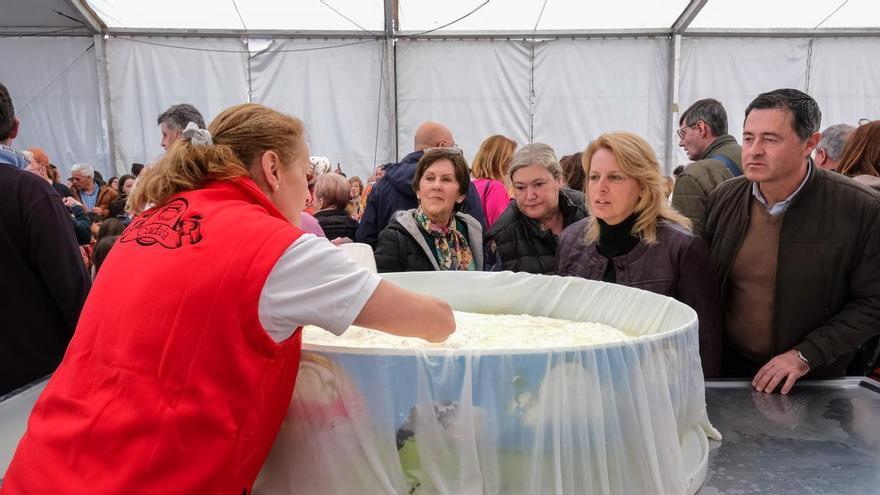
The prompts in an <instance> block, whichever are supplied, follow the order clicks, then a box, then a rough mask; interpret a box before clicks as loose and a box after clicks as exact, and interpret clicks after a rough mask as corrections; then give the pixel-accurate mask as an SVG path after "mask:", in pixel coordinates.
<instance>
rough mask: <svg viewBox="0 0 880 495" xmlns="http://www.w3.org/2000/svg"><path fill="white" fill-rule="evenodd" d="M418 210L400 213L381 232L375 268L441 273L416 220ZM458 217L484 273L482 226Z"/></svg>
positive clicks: (475, 260) (463, 215) (461, 216)
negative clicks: (465, 226) (463, 224)
mask: <svg viewBox="0 0 880 495" xmlns="http://www.w3.org/2000/svg"><path fill="white" fill-rule="evenodd" d="M415 211H416V210H415V209H412V210H405V211H398V212H397V213H396V214H395V215H394V218H392V219H391V222H389V223H388V226H387V227H385V229H384V230H382V232H380V233H379V242H378V243H377V244H376V252H375V257H376V268H377V269H378V270H379V271H380V272H429V271H438V270H440V265H438V264H437V259H436V258H435V257H434V253H433V251H431V248H430V246H428V241H427V240H425V236H424V235H423V234H422V230H421V228H420V227H419V225H418V224H417V223H416V220H415V215H414V214H415ZM455 218H457V219H459V220H461V221H462V222H464V223H465V225H467V232H465V237H467V240H468V245H469V246H470V248H471V253H472V254H473V256H474V264H475V265H476V269H477V271H482V270H483V227H482V226H481V225H480V222H478V221H477V219H475V218H474V217H472V216H470V215H468V214H466V213H461V212H457V213H455Z"/></svg>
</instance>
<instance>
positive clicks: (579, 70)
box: [533, 38, 669, 163]
mask: <svg viewBox="0 0 880 495" xmlns="http://www.w3.org/2000/svg"><path fill="white" fill-rule="evenodd" d="M668 53H669V40H667V39H663V38H637V39H626V38H624V39H619V38H612V39H608V38H594V39H574V40H572V39H559V40H553V41H547V42H543V43H541V44H539V45H538V47H537V48H536V51H535V108H534V136H533V140H534V141H535V142H544V143H547V144H549V145H550V146H552V147H553V149H554V150H556V153H557V155H558V156H559V157H561V156H563V155H567V154H570V153H575V152H578V151H583V150H584V149H585V148H586V147H587V144H589V142H590V141H591V140H593V139H595V138H596V137H598V136H599V135H600V134H602V133H603V132H609V131H616V130H622V131H629V132H634V133H636V134H638V135H640V136H642V137H644V138H645V139H646V140H647V141H648V143H649V144H651V146H652V147H653V148H654V151H655V152H656V153H657V157H658V159H659V160H660V161H661V163H662V161H663V160H664V157H665V153H666V147H665V144H664V143H665V142H666V126H667V118H668V112H667V111H666V108H667V106H668V105H667V94H666V93H667V87H668V84H669V83H668V80H669V78H668V72H669V64H668Z"/></svg>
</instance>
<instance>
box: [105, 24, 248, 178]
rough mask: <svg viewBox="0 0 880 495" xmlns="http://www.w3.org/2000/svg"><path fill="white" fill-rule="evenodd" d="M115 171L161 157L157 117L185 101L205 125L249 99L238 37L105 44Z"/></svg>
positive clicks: (124, 39)
mask: <svg viewBox="0 0 880 495" xmlns="http://www.w3.org/2000/svg"><path fill="white" fill-rule="evenodd" d="M107 59H108V63H109V69H108V72H109V77H110V107H111V109H112V121H113V124H112V125H111V129H112V132H113V136H114V140H115V143H116V168H117V170H118V171H119V173H125V172H127V171H128V170H129V169H130V167H131V164H132V163H135V162H137V163H151V162H153V161H155V159H156V158H158V157H159V156H161V155H162V153H163V152H164V150H163V149H162V147H161V146H160V144H159V143H160V141H161V139H162V134H161V132H160V130H159V127H158V125H157V124H156V118H157V117H158V116H159V114H161V113H162V112H164V111H165V110H166V109H167V108H168V107H170V106H171V105H174V104H178V103H190V104H192V105H194V106H195V107H196V108H198V109H199V111H200V112H201V113H202V116H204V118H205V123H206V124H207V123H208V122H210V121H211V119H213V118H214V117H215V116H216V115H217V114H218V113H219V112H220V111H222V110H223V109H225V108H227V107H229V106H232V105H235V104H238V103H244V102H247V101H248V83H247V47H246V46H245V45H244V44H243V43H242V42H241V41H240V40H239V39H237V38H223V39H209V38H166V37H149V38H146V37H114V38H111V39H109V40H107Z"/></svg>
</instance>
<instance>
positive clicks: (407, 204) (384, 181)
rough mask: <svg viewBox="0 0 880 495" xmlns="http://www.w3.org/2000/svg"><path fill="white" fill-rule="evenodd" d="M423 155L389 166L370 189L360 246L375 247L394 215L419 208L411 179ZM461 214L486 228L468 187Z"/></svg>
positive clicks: (477, 201)
mask: <svg viewBox="0 0 880 495" xmlns="http://www.w3.org/2000/svg"><path fill="white" fill-rule="evenodd" d="M423 154H424V153H423V152H421V151H415V152H413V153H410V154H408V155H406V156H405V157H403V160H401V161H400V163H391V164H388V165H386V166H385V176H384V177H382V178H381V179H379V181H378V182H376V184H375V185H373V188H372V190H371V191H370V195H369V196H368V197H367V203H366V205H364V211H363V215H361V221H360V225H359V226H358V230H357V235H356V237H357V242H362V243H365V244H369V245H371V246H373V247H374V248H375V247H376V242H377V240H378V239H379V232H381V231H382V229H384V228H385V226H386V225H388V222H389V221H391V217H392V216H393V215H394V213H395V212H397V211H401V210H409V209H411V208H415V207H417V206H418V205H419V199H418V198H417V197H416V193H415V191H413V189H412V181H413V177H414V176H415V174H416V165H417V164H418V163H419V159H421V158H422V155H423ZM461 212H462V213H467V214H468V215H470V216H472V217H474V218H475V219H477V221H478V222H480V225H483V226H484V230H485V225H486V217H485V215H484V214H483V207H482V206H481V205H480V197H479V195H477V189H476V188H475V187H474V185H473V184H471V186H470V188H469V189H468V193H467V196H466V197H465V200H464V203H462V205H461Z"/></svg>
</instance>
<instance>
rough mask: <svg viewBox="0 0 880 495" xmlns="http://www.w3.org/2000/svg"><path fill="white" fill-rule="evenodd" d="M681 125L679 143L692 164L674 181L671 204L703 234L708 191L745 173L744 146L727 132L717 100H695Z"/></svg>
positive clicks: (685, 113) (725, 118)
mask: <svg viewBox="0 0 880 495" xmlns="http://www.w3.org/2000/svg"><path fill="white" fill-rule="evenodd" d="M678 125H679V129H678V137H679V143H678V145H679V146H681V147H682V148H683V149H684V150H685V152H686V153H687V155H688V158H690V159H691V160H693V163H691V164H690V165H688V166H686V167H685V168H684V171H683V172H682V173H681V175H679V177H678V180H676V181H675V186H674V188H673V191H672V207H673V208H675V209H676V210H678V211H679V212H680V213H681V214H682V215H684V216H686V217H688V218H689V219H690V220H691V225H692V229H693V231H694V233H695V234H697V235H700V234H701V233H702V232H703V225H704V224H705V214H706V199H707V198H708V197H709V193H711V192H712V191H714V190H715V188H716V187H718V184H721V183H722V182H724V181H726V180H727V179H730V178H731V177H737V176H740V175H742V162H741V160H742V156H741V155H742V148H741V147H740V145H739V144H737V143H736V139H734V137H733V136H731V135H730V134H728V133H727V111H726V110H725V109H724V106H723V105H722V104H721V102H720V101H718V100H714V99H712V98H706V99H704V100H699V101H697V102H695V103H694V104H693V105H691V106H690V107H689V108H688V109H687V110H685V111H684V113H682V114H681V118H680V119H679V121H678Z"/></svg>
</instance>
